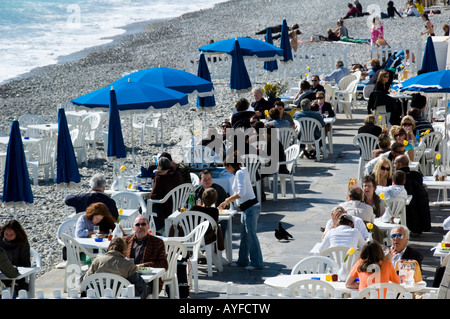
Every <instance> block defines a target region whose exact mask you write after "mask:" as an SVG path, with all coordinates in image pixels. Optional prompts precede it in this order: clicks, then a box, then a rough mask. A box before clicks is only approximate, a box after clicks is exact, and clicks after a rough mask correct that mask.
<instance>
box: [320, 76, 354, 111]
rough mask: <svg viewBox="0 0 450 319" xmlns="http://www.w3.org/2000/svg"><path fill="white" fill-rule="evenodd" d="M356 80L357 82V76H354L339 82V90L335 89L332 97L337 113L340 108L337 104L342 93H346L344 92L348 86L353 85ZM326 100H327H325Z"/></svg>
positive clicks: (346, 77) (345, 77)
mask: <svg viewBox="0 0 450 319" xmlns="http://www.w3.org/2000/svg"><path fill="white" fill-rule="evenodd" d="M355 80H357V78H356V76H355V75H354V74H349V75H346V76H344V77H343V78H342V79H341V80H340V81H339V83H337V88H336V89H333V97H332V100H333V105H334V106H335V110H336V111H338V108H337V107H336V106H338V105H337V104H336V103H337V100H338V97H339V94H340V93H341V92H344V91H345V90H346V89H347V88H348V86H349V85H350V83H352V82H353V81H355ZM324 88H325V90H327V88H326V87H324ZM325 99H326V98H325Z"/></svg>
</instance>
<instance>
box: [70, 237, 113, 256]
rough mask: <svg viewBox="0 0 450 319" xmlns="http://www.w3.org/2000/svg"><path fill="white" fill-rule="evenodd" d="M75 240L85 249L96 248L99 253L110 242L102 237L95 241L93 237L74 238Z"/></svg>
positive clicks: (105, 248)
mask: <svg viewBox="0 0 450 319" xmlns="http://www.w3.org/2000/svg"><path fill="white" fill-rule="evenodd" d="M75 240H76V241H77V242H78V243H79V244H80V245H81V246H83V247H84V248H86V249H98V251H99V253H103V252H106V251H107V250H108V246H109V243H110V242H111V241H109V240H108V238H103V240H102V241H95V238H94V237H86V238H75Z"/></svg>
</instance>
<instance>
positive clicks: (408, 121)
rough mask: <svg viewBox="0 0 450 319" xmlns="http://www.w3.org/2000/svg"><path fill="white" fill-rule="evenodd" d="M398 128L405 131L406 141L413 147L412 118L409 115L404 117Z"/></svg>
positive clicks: (413, 122)
mask: <svg viewBox="0 0 450 319" xmlns="http://www.w3.org/2000/svg"><path fill="white" fill-rule="evenodd" d="M400 126H401V127H403V129H404V130H405V131H406V139H407V140H408V141H409V142H410V143H411V144H413V145H414V144H415V142H416V137H415V136H414V129H415V128H416V122H415V121H414V118H413V117H412V116H411V115H405V116H404V117H403V118H402V120H401V122H400Z"/></svg>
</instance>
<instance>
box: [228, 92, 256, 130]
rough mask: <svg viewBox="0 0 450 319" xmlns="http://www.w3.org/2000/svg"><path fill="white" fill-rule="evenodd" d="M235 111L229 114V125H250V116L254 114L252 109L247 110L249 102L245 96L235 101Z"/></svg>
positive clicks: (246, 126) (247, 126) (245, 126)
mask: <svg viewBox="0 0 450 319" xmlns="http://www.w3.org/2000/svg"><path fill="white" fill-rule="evenodd" d="M234 106H235V108H236V111H237V112H236V113H234V114H233V115H232V116H231V126H232V127H233V128H236V127H244V128H249V127H250V117H251V116H252V115H254V114H255V112H254V111H249V110H248V108H249V107H250V103H249V102H248V100H247V99H246V98H241V99H239V100H238V101H237V102H236V103H235V105H234Z"/></svg>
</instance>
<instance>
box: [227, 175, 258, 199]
mask: <svg viewBox="0 0 450 319" xmlns="http://www.w3.org/2000/svg"><path fill="white" fill-rule="evenodd" d="M231 189H232V190H233V193H234V194H237V195H239V197H240V198H238V199H237V200H236V202H237V204H238V205H241V204H242V203H244V202H246V201H248V200H250V199H253V198H255V193H254V192H253V187H252V182H251V180H250V175H249V174H248V170H247V168H246V167H241V168H240V169H238V170H237V171H236V174H235V175H234V181H233V185H232V187H231Z"/></svg>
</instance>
